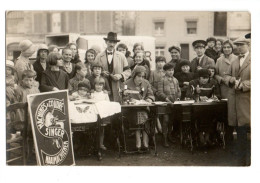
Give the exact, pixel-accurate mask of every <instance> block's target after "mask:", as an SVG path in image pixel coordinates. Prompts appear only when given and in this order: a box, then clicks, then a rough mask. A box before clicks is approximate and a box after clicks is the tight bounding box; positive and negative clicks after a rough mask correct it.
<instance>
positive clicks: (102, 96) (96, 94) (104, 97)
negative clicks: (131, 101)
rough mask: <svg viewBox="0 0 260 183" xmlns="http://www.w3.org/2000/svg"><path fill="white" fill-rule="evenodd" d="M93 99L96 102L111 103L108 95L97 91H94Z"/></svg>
mask: <svg viewBox="0 0 260 183" xmlns="http://www.w3.org/2000/svg"><path fill="white" fill-rule="evenodd" d="M91 97H93V100H94V101H97V102H99V101H104V100H105V101H109V97H108V94H107V93H104V92H103V91H101V92H97V91H94V93H92V94H91Z"/></svg>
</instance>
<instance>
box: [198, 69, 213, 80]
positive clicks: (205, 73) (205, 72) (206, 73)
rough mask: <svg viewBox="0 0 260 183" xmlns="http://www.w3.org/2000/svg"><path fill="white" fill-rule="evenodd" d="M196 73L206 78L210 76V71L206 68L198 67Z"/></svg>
mask: <svg viewBox="0 0 260 183" xmlns="http://www.w3.org/2000/svg"><path fill="white" fill-rule="evenodd" d="M198 75H199V77H204V78H208V77H209V76H210V72H209V70H208V69H200V70H199V71H198Z"/></svg>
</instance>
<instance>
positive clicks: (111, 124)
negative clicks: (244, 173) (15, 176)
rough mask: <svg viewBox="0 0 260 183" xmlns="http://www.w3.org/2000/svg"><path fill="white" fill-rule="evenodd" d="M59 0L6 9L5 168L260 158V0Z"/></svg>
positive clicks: (246, 162)
mask: <svg viewBox="0 0 260 183" xmlns="http://www.w3.org/2000/svg"><path fill="white" fill-rule="evenodd" d="M223 2H224V1H220V3H223ZM232 2H234V3H235V1H232ZM41 3H44V2H41ZM122 3H126V4H127V3H129V2H122ZM86 4H88V2H86ZM147 5H148V6H149V4H147ZM79 6H80V4H79ZM51 8H52V9H53V10H48V9H38V8H36V9H28V8H25V9H22V8H21V9H17V8H14V9H12V8H11V7H9V8H8V9H5V10H4V12H2V13H4V14H5V19H3V20H2V21H5V25H4V28H5V31H4V34H5V35H2V37H3V36H5V53H3V54H5V65H4V67H3V68H4V69H3V71H2V72H5V74H4V75H3V76H4V77H3V81H2V82H3V83H4V82H5V85H4V84H3V87H2V90H3V91H2V93H1V95H2V97H3V98H2V103H3V104H4V108H3V110H4V111H5V112H4V113H3V114H4V115H3V118H2V123H3V124H2V128H3V132H4V135H2V136H3V138H4V139H3V140H2V141H3V146H4V148H3V149H4V151H3V152H2V153H1V154H2V155H1V156H2V159H3V161H4V162H3V164H4V167H5V168H8V169H10V170H12V168H15V170H19V169H21V168H22V167H23V166H25V167H27V168H30V169H31V168H33V167H34V168H36V166H69V167H68V169H66V170H70V169H71V171H75V170H73V169H74V168H75V167H77V168H80V170H82V171H84V168H88V169H89V168H91V167H93V168H94V167H96V168H99V169H97V170H98V171H99V172H100V175H102V170H104V171H105V170H107V169H110V170H111V168H113V167H115V168H116V167H122V168H127V167H128V168H131V167H136V168H137V167H140V168H141V167H143V168H145V167H153V168H156V170H158V171H159V172H158V175H159V174H161V175H160V176H163V174H164V172H163V171H164V168H170V169H169V170H171V168H178V167H179V168H180V167H182V170H183V171H185V169H183V168H190V167H193V168H195V169H196V168H206V167H210V168H212V167H215V173H216V174H218V175H217V176H220V174H219V173H217V171H216V170H217V169H219V168H220V170H221V171H223V170H224V169H225V168H228V169H227V170H230V169H237V168H242V169H247V170H248V169H250V168H252V167H255V164H254V163H255V162H256V161H255V162H254V161H253V159H252V154H254V153H252V151H251V150H252V149H254V146H253V145H252V143H251V141H252V142H253V141H258V140H257V139H256V138H255V137H254V136H252V137H251V134H252V131H253V130H252V127H251V121H252V122H256V120H255V119H254V120H252V115H251V109H253V107H251V98H252V96H251V77H253V76H251V68H252V67H251V50H253V47H252V44H251V42H254V43H255V41H253V39H255V35H254V34H257V32H254V30H253V23H256V21H253V19H256V17H253V13H252V11H250V9H249V8H248V9H246V8H244V9H242V8H240V9H231V8H227V7H226V10H223V9H221V10H219V9H215V10H214V9H212V8H208V10H207V9H205V8H204V9H194V10H192V9H190V8H192V7H189V9H181V10H174V9H158V10H157V9H148V10H146V9H143V10H142V9H139V8H137V7H136V9H131V10H127V9H126V10H122V9H117V8H116V6H115V7H114V8H113V9H111V10H109V9H108V10H106V9H100V8H95V9H88V8H87V7H86V8H85V9H78V10H77V9H74V10H70V9H66V8H64V9H62V8H61V9H57V10H54V9H55V7H51ZM81 8H82V7H81ZM233 8H234V7H233ZM258 18H259V17H258ZM251 32H253V39H252V38H251V37H252V36H251ZM254 51H256V50H255V49H254ZM254 58H255V57H254ZM253 63H254V62H253ZM254 89H256V88H255V87H254ZM252 99H253V98H252ZM253 100H254V99H253ZM253 100H252V101H253ZM4 101H5V102H4ZM252 125H253V126H254V124H253V123H252ZM254 132H255V131H254ZM256 156H258V155H256ZM102 167H103V168H105V169H103V168H102ZM45 170H46V171H47V170H48V169H45ZM125 170H126V171H127V170H128V169H125ZM143 170H144V169H140V173H141V171H143ZM200 170H201V171H202V172H203V169H200ZM240 170H241V169H240ZM235 171H236V170H235ZM168 172H169V171H168ZM202 172H201V176H200V177H201V178H202V177H203V173H202ZM64 173H65V172H64ZM53 174H55V172H53ZM133 174H134V173H133ZM205 174H206V173H205ZM231 174H234V173H231ZM147 175H148V171H147V170H146V171H145V173H144V175H143V176H147ZM187 175H188V174H187ZM54 176H55V175H54ZM86 176H87V173H86ZM96 176H97V177H98V176H99V174H97V175H96ZM132 176H134V175H132ZM155 176H156V175H155ZM167 176H169V175H167ZM173 176H174V175H173ZM149 177H150V178H149V179H151V175H149ZM10 178H11V177H10ZM219 178H220V177H218V179H219ZM236 178H237V177H236ZM207 179H209V180H208V181H210V179H212V178H207ZM75 180H76V179H75ZM111 180H112V179H111ZM156 180H157V179H156ZM164 180H165V179H164ZM234 180H235V179H234ZM245 180H246V179H245ZM93 181H94V180H93ZM122 181H123V179H122ZM132 181H134V180H132ZM142 181H144V180H143V179H142ZM204 181H205V180H203V181H202V182H204ZM224 182H225V181H224Z"/></svg>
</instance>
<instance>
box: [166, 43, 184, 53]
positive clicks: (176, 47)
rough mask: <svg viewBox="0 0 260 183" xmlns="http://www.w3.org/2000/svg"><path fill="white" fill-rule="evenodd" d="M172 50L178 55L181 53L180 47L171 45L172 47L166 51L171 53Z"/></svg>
mask: <svg viewBox="0 0 260 183" xmlns="http://www.w3.org/2000/svg"><path fill="white" fill-rule="evenodd" d="M172 49H175V50H177V51H178V52H179V53H180V52H181V47H179V46H176V45H173V46H171V47H170V48H169V49H168V51H169V52H171V51H172Z"/></svg>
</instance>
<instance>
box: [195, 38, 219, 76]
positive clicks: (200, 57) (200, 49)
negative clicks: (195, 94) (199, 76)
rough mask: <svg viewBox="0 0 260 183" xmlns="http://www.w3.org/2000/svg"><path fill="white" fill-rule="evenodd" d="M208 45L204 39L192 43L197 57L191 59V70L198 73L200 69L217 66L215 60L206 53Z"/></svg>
mask: <svg viewBox="0 0 260 183" xmlns="http://www.w3.org/2000/svg"><path fill="white" fill-rule="evenodd" d="M206 45H207V43H206V41H204V40H196V41H194V42H193V43H192V46H193V48H194V51H195V52H196V54H197V57H196V58H194V59H193V60H192V61H191V72H194V73H197V71H198V70H200V69H208V68H209V67H210V66H214V67H215V62H214V60H213V59H211V58H209V57H208V56H206V55H204V53H205V47H206Z"/></svg>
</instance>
